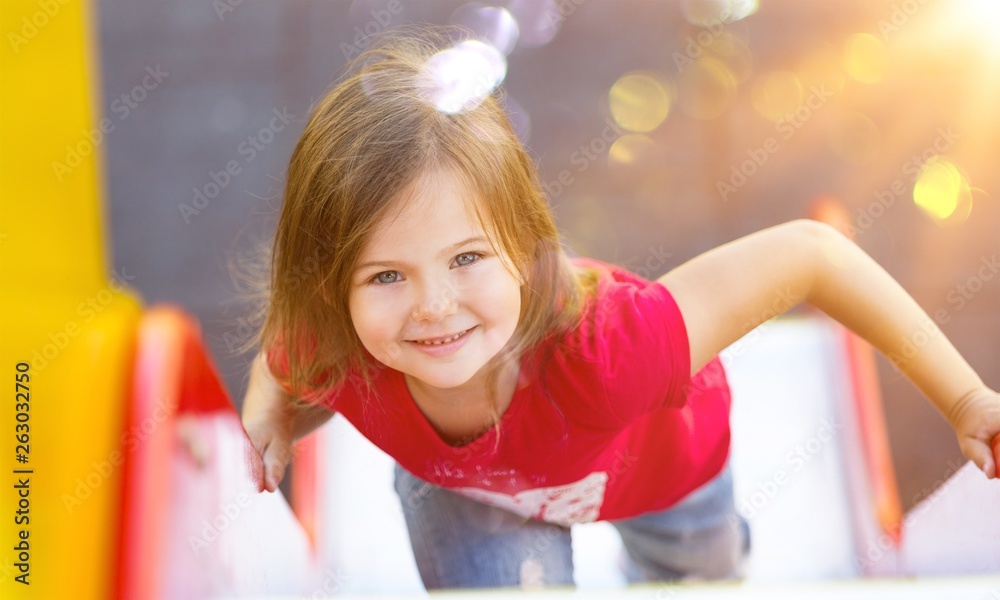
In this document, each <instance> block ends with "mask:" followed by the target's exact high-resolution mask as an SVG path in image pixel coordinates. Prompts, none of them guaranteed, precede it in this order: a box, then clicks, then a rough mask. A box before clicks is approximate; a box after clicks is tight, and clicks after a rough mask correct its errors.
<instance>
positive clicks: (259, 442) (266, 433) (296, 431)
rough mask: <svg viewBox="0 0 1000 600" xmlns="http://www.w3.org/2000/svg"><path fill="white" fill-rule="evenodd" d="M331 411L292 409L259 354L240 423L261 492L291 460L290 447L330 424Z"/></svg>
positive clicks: (275, 484) (279, 476)
mask: <svg viewBox="0 0 1000 600" xmlns="http://www.w3.org/2000/svg"><path fill="white" fill-rule="evenodd" d="M333 414H334V413H333V411H331V410H330V409H328V408H326V407H325V406H322V405H311V406H296V405H295V404H293V403H292V400H291V397H290V396H289V394H288V393H287V392H286V391H285V390H284V389H283V388H282V387H281V386H280V385H279V384H278V382H277V381H275V380H274V377H273V376H272V375H271V371H270V369H269V368H268V366H267V358H266V353H265V352H261V353H260V354H258V355H257V357H256V358H255V359H254V361H253V364H252V365H251V367H250V383H249V385H248V386H247V392H246V396H244V398H243V411H242V420H243V428H244V429H246V432H247V435H248V436H249V437H250V442H251V443H252V444H253V446H254V448H255V449H256V450H257V453H258V454H260V457H261V463H262V466H263V469H264V470H263V472H262V473H258V474H257V475H258V477H259V480H260V481H262V482H263V483H264V489H266V490H267V491H269V492H273V491H274V490H276V489H277V488H278V484H279V483H280V482H281V479H282V478H283V477H284V476H285V468H286V467H287V466H288V463H289V462H290V461H291V460H292V454H293V448H294V443H295V441H296V440H298V439H299V438H301V437H303V436H305V435H307V434H308V433H310V432H312V431H313V430H315V429H317V428H318V427H319V426H320V425H322V424H323V423H326V422H327V421H329V420H330V417H332V416H333Z"/></svg>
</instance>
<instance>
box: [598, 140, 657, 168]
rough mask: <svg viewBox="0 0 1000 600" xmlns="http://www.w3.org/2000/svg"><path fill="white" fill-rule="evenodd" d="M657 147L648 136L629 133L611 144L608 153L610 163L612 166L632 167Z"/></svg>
mask: <svg viewBox="0 0 1000 600" xmlns="http://www.w3.org/2000/svg"><path fill="white" fill-rule="evenodd" d="M655 147H656V143H655V142H653V140H651V139H649V137H648V136H645V135H642V134H639V133H627V134H625V135H623V136H621V137H619V138H618V139H617V140H615V143H613V144H611V149H610V150H609V151H608V161H609V162H610V163H612V164H619V165H631V164H634V163H636V162H639V161H640V160H642V158H643V157H644V156H647V155H649V153H650V152H651V151H652V150H653V149H654V148H655Z"/></svg>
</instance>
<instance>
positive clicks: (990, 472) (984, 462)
mask: <svg viewBox="0 0 1000 600" xmlns="http://www.w3.org/2000/svg"><path fill="white" fill-rule="evenodd" d="M959 446H960V447H961V448H962V454H964V455H965V457H966V458H968V459H969V460H971V461H972V462H974V463H976V466H977V467H979V468H980V469H981V470H982V471H983V473H985V474H986V478H987V479H993V478H995V477H996V465H997V462H996V460H995V459H994V454H995V452H996V449H997V444H996V443H995V440H994V444H993V450H992V451H991V450H990V448H988V447H987V446H986V444H984V443H983V442H981V441H979V440H974V439H968V438H967V439H965V440H963V441H961V442H959Z"/></svg>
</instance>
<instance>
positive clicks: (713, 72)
mask: <svg viewBox="0 0 1000 600" xmlns="http://www.w3.org/2000/svg"><path fill="white" fill-rule="evenodd" d="M735 97H736V78H735V77H734V76H733V73H732V71H730V70H729V67H728V66H726V64H725V63H724V62H722V61H720V60H719V59H717V58H711V57H704V56H703V57H701V58H699V59H698V60H696V61H695V62H693V63H692V64H690V65H688V66H687V68H685V69H684V70H683V71H681V72H680V73H679V74H678V75H677V105H678V106H679V107H680V109H681V110H682V111H684V114H686V115H689V116H691V117H694V118H696V119H714V118H715V117H718V116H719V115H721V114H722V113H724V112H725V111H726V109H727V108H729V105H730V103H732V101H733V99H734V98H735Z"/></svg>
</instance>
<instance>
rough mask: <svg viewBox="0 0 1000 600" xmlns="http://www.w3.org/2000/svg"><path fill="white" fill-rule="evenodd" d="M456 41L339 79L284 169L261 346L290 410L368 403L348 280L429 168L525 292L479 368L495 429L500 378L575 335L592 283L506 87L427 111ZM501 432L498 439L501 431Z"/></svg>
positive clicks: (403, 42)
mask: <svg viewBox="0 0 1000 600" xmlns="http://www.w3.org/2000/svg"><path fill="white" fill-rule="evenodd" d="M455 31H456V30H454V29H446V28H431V27H426V26H424V27H421V28H420V29H419V30H418V31H417V32H416V33H412V32H409V31H408V30H407V29H406V28H403V29H393V30H389V31H387V32H386V33H384V34H383V35H382V36H381V37H380V39H379V40H377V41H376V42H375V43H374V44H373V45H372V46H370V47H369V48H368V49H367V50H366V51H365V52H363V53H362V54H361V55H359V56H358V57H356V58H355V59H354V60H352V61H351V62H350V63H348V65H347V67H346V73H345V74H344V76H343V77H342V80H341V81H340V82H339V83H338V84H336V85H335V86H334V87H333V89H332V90H331V91H329V93H328V94H327V95H326V96H325V97H324V98H323V99H322V100H321V101H320V102H319V103H318V104H317V106H316V108H315V110H314V112H313V113H312V115H311V116H310V118H309V120H308V123H307V125H306V127H305V130H304V131H303V133H302V137H301V138H300V139H299V141H298V143H297V145H296V146H295V149H294V151H293V153H292V156H291V160H290V162H289V165H288V172H287V179H286V186H285V189H284V198H283V205H282V208H281V214H280V218H279V221H278V224H277V231H276V234H275V236H274V240H273V247H272V248H271V256H270V265H269V266H270V277H269V282H268V283H269V289H267V290H265V291H264V293H265V295H266V297H267V301H266V304H263V305H262V306H260V307H259V308H260V310H261V311H262V313H261V317H260V320H258V321H257V322H260V323H262V325H261V328H260V330H259V331H258V332H257V334H256V336H255V337H254V338H253V339H251V340H249V341H248V343H247V344H246V345H245V348H244V349H249V348H251V347H254V346H259V347H260V348H262V349H267V350H268V351H269V352H271V353H272V354H270V355H269V356H271V357H272V359H273V357H274V356H281V357H285V358H283V359H280V360H278V359H273V360H271V361H270V365H271V370H272V374H273V375H274V376H275V378H276V379H277V380H278V381H279V383H281V384H282V385H283V386H284V387H285V388H286V389H288V390H290V394H291V396H292V397H293V398H294V399H295V400H296V401H302V400H304V401H308V400H310V399H313V400H314V399H315V398H317V397H319V396H322V395H325V394H328V393H330V392H331V391H334V390H335V389H336V388H337V386H340V385H343V384H344V383H345V382H346V381H347V380H348V379H349V378H354V377H357V378H358V379H357V380H355V383H356V384H357V383H361V382H363V383H364V385H365V386H366V387H367V388H368V389H369V390H371V389H372V388H373V386H372V381H373V373H374V371H375V370H377V369H379V368H382V367H384V365H381V364H374V362H375V361H372V360H371V359H370V358H369V356H368V355H366V353H365V351H364V346H363V345H362V344H361V341H360V339H359V338H358V336H357V334H356V332H355V331H354V328H353V325H352V321H351V316H350V314H349V309H348V294H349V290H350V281H351V274H352V272H353V270H354V267H355V264H356V262H357V260H358V257H359V255H360V253H361V250H362V248H363V247H364V245H365V243H366V241H367V240H368V239H369V237H370V236H371V235H372V233H373V231H375V230H376V228H377V226H378V224H379V223H380V222H381V221H382V219H383V218H384V217H386V215H388V214H390V213H391V212H392V211H393V210H396V209H397V208H398V206H397V205H398V196H399V195H400V193H401V192H402V191H404V190H405V189H406V188H407V186H408V184H410V183H411V182H413V181H414V180H415V179H416V178H417V177H419V176H420V175H421V174H422V173H425V172H427V171H428V170H429V169H432V168H435V167H439V166H446V167H448V168H450V169H451V170H452V171H453V172H454V173H455V174H456V175H457V176H458V177H459V179H460V180H461V181H462V182H463V183H464V184H465V185H466V187H467V189H469V190H475V191H476V194H475V196H476V197H477V198H479V199H480V201H479V202H476V203H475V215H476V218H477V219H478V221H479V223H480V225H482V226H483V230H484V231H485V232H487V236H488V237H489V238H490V242H491V244H493V245H494V248H497V247H499V248H502V249H503V250H504V253H505V254H506V255H507V256H508V257H510V259H511V261H512V264H510V265H508V270H510V271H511V274H512V275H513V276H514V277H515V278H516V279H517V280H518V281H519V282H522V283H523V284H524V285H523V286H522V287H521V311H520V315H519V320H518V324H517V327H516V329H515V332H514V335H513V337H512V338H511V341H510V342H508V344H506V345H505V347H504V348H503V350H501V352H500V353H499V354H498V355H497V356H495V357H494V358H493V359H492V360H491V361H490V363H489V364H488V365H487V371H486V372H485V375H486V377H485V379H486V382H487V388H488V389H487V395H488V399H489V404H490V406H491V407H493V416H494V420H495V422H496V423H497V425H499V418H498V417H499V415H498V414H497V410H496V389H495V387H496V383H497V379H498V376H499V374H500V367H501V365H504V364H509V362H508V361H509V360H511V359H513V360H517V359H519V358H520V357H521V356H522V354H523V353H525V352H530V351H533V350H534V349H536V348H537V347H538V346H539V343H540V342H542V341H543V340H544V339H545V338H546V337H548V336H550V335H558V334H559V333H562V332H568V331H571V330H573V329H574V328H576V327H577V326H578V325H579V322H580V319H581V314H582V312H583V311H582V309H583V307H584V306H585V304H586V302H587V298H588V297H589V295H590V292H592V291H593V290H594V288H595V287H596V278H597V274H596V273H595V272H593V271H592V270H590V269H580V270H577V269H575V268H574V266H573V265H572V264H571V263H570V262H569V259H568V257H567V255H566V253H565V252H564V250H563V247H562V244H561V241H560V236H559V232H558V230H557V228H556V225H555V222H554V219H553V216H552V213H551V209H550V207H549V205H548V203H547V201H546V199H545V197H544V195H543V193H542V187H541V184H540V179H539V176H538V172H537V168H536V166H535V164H534V163H533V161H532V160H531V159H530V157H529V156H528V154H527V152H526V151H525V149H524V147H523V146H522V144H521V142H520V140H518V138H517V136H516V134H515V133H514V130H513V128H512V127H511V125H510V122H509V120H508V118H507V115H506V114H505V112H504V109H503V106H502V102H503V96H502V88H498V89H497V90H494V91H492V92H491V93H490V94H489V95H488V96H486V98H485V99H484V100H483V101H482V102H481V103H479V104H478V105H477V106H475V108H472V109H471V110H466V111H465V112H460V113H457V114H447V113H444V112H442V111H440V110H438V109H437V108H435V106H434V105H433V103H431V102H429V101H428V95H427V81H426V77H424V76H422V69H423V67H424V65H426V64H427V61H428V60H429V59H431V57H433V56H434V55H435V54H436V53H438V52H440V51H442V50H444V49H447V48H448V47H450V46H451V45H452V44H453V43H454V42H453V37H454V33H455ZM497 433H499V431H497Z"/></svg>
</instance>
